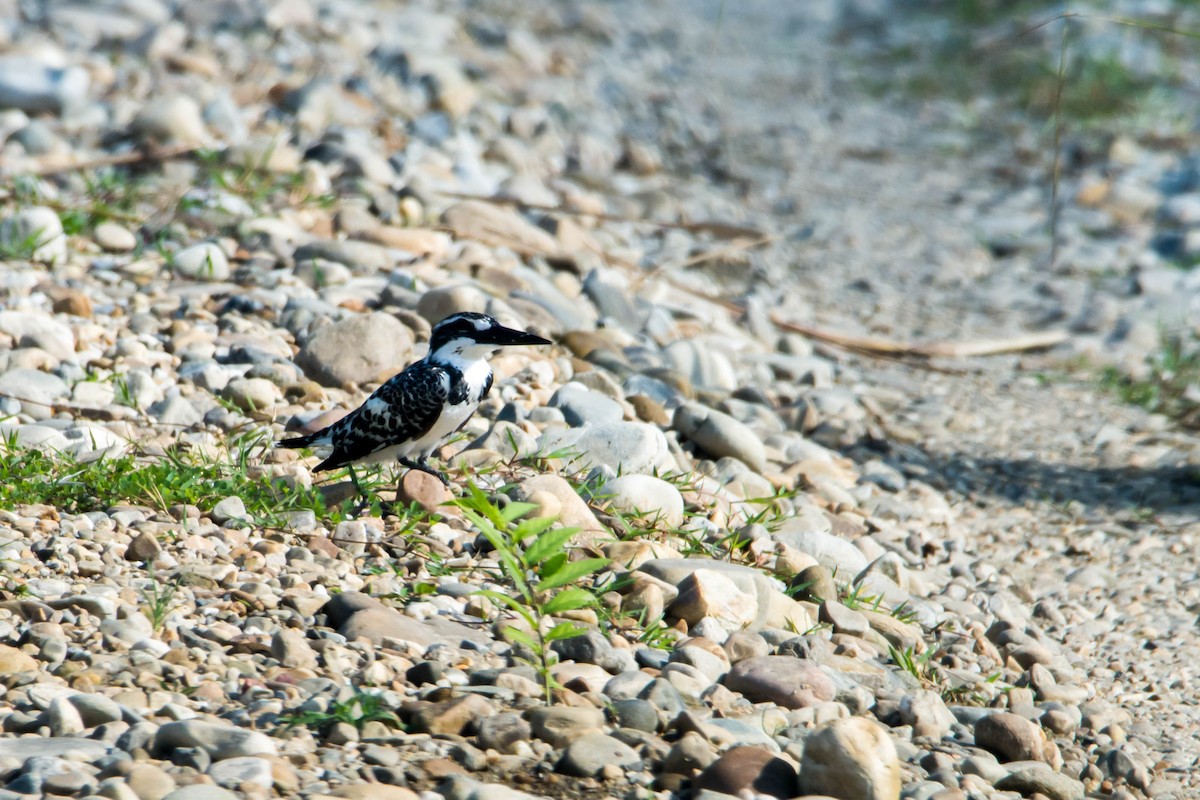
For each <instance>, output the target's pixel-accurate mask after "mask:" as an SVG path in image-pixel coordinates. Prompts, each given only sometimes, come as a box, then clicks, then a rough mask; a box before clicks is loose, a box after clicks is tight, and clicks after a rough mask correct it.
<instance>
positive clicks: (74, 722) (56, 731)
mask: <svg viewBox="0 0 1200 800" xmlns="http://www.w3.org/2000/svg"><path fill="white" fill-rule="evenodd" d="M46 722H47V724H48V725H49V726H50V735H51V736H73V735H75V734H77V733H82V732H83V731H84V728H85V726H84V724H83V718H82V717H81V716H79V711H78V709H76V708H75V706H73V705H71V701H70V700H68V699H67V698H65V697H56V698H54V699H53V700H51V701H50V707H49V708H48V709H46Z"/></svg>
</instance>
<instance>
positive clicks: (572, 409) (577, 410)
mask: <svg viewBox="0 0 1200 800" xmlns="http://www.w3.org/2000/svg"><path fill="white" fill-rule="evenodd" d="M550 407H551V408H557V409H559V410H560V411H562V413H563V417H564V418H565V419H566V421H567V424H568V425H570V426H571V427H573V428H578V427H580V426H583V425H588V424H599V423H603V422H620V421H621V420H622V419H624V417H625V410H624V409H623V408H622V407H621V404H620V403H618V402H617V401H616V400H613V399H612V398H611V397H606V396H604V395H603V394H601V393H600V392H595V391H592V390H591V389H588V388H587V387H585V386H583V385H582V384H579V383H575V382H571V383H567V384H564V385H563V386H560V387H559V388H558V390H557V391H555V392H554V394H553V395H551V397H550Z"/></svg>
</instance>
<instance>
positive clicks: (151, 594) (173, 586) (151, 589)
mask: <svg viewBox="0 0 1200 800" xmlns="http://www.w3.org/2000/svg"><path fill="white" fill-rule="evenodd" d="M177 591H179V579H178V578H175V579H172V580H171V581H169V582H167V583H166V584H163V583H159V581H158V579H157V578H156V577H155V576H154V569H153V568H151V569H150V581H149V583H147V584H146V585H145V586H143V587H142V588H141V590H140V594H141V595H142V608H143V609H144V610H145V612H146V618H147V619H149V620H150V626H151V627H152V628H154V630H155V631H161V630H162V627H163V625H165V624H166V622H167V617H168V616H170V614H171V612H172V611H174V610H175V609H176V608H178V607H179V604H178V603H176V602H175V593H176V592H177Z"/></svg>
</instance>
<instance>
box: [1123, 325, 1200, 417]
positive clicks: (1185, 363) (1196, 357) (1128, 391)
mask: <svg viewBox="0 0 1200 800" xmlns="http://www.w3.org/2000/svg"><path fill="white" fill-rule="evenodd" d="M1146 366H1147V367H1148V369H1149V371H1148V373H1147V374H1146V376H1145V377H1142V378H1134V377H1132V376H1130V375H1127V374H1125V373H1124V372H1122V371H1121V370H1119V369H1118V368H1116V367H1112V366H1109V367H1105V368H1104V370H1103V371H1102V372H1101V374H1100V385H1101V386H1102V387H1104V388H1105V389H1107V390H1108V391H1110V392H1112V393H1114V394H1115V395H1117V396H1118V397H1120V398H1121V400H1122V402H1125V403H1129V404H1130V405H1136V406H1141V407H1142V408H1144V409H1146V410H1147V411H1150V412H1153V413H1156V414H1164V415H1166V416H1168V417H1170V418H1171V419H1173V420H1175V421H1176V422H1178V423H1179V424H1180V425H1183V426H1184V427H1189V428H1200V341H1197V340H1196V339H1194V338H1189V337H1185V336H1184V335H1182V334H1179V335H1173V334H1169V333H1164V335H1163V336H1162V344H1161V345H1160V346H1159V349H1158V351H1157V352H1156V353H1154V354H1153V355H1151V356H1150V357H1149V358H1148V359H1147V360H1146Z"/></svg>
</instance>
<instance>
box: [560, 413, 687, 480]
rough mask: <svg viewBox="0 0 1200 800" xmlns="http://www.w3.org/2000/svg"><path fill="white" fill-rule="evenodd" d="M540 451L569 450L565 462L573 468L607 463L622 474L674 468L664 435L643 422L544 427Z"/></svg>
mask: <svg viewBox="0 0 1200 800" xmlns="http://www.w3.org/2000/svg"><path fill="white" fill-rule="evenodd" d="M538 448H539V449H540V450H541V452H542V453H553V452H555V451H559V450H564V449H565V450H567V451H569V455H566V456H564V457H563V459H562V460H563V462H564V464H565V465H566V466H567V467H568V468H569V469H572V470H589V469H591V468H592V467H596V466H601V465H603V466H607V467H611V468H612V469H614V470H617V471H619V472H621V474H623V475H648V474H651V473H653V472H654V471H655V470H658V471H663V470H675V469H678V465H677V464H676V463H675V457H674V456H672V455H671V451H670V449H668V447H667V437H666V436H664V435H663V432H662V431H661V430H659V429H658V428H657V427H655V426H654V425H648V424H646V423H644V422H606V423H601V424H599V425H584V426H583V427H581V428H566V429H562V430H554V429H551V430H547V431H546V432H545V433H543V434H542V436H541V438H540V439H539V440H538Z"/></svg>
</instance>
